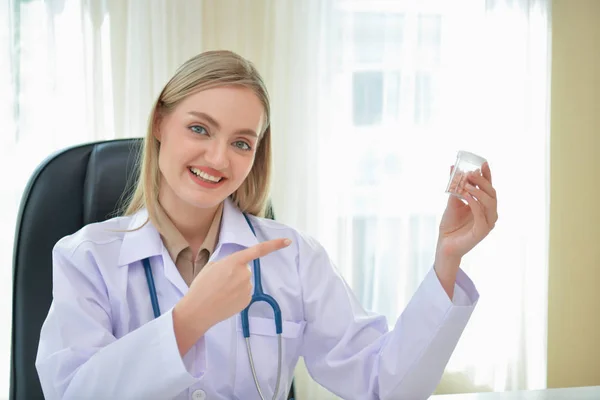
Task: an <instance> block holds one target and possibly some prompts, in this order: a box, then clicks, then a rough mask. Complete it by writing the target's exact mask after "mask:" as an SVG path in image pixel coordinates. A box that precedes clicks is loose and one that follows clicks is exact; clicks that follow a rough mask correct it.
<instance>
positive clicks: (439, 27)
mask: <svg viewBox="0 0 600 400" xmlns="http://www.w3.org/2000/svg"><path fill="white" fill-rule="evenodd" d="M326 4H328V5H329V6H330V7H328V8H327V10H326V15H323V10H321V16H318V15H315V16H313V17H312V18H314V19H315V20H318V19H319V17H320V18H321V20H322V21H323V18H325V23H324V24H323V26H322V30H321V33H320V38H319V39H320V43H317V46H318V47H319V48H320V51H319V52H315V53H314V56H315V57H313V60H312V62H315V63H319V65H320V67H319V69H318V70H319V73H320V74H321V75H324V76H325V79H321V80H318V81H317V86H318V87H317V88H316V90H315V86H314V84H315V82H306V84H307V87H308V88H310V90H311V96H312V98H311V102H312V101H315V102H317V103H318V104H319V106H318V113H315V114H314V115H312V116H311V117H310V118H308V119H307V120H306V121H305V123H304V124H302V126H301V127H295V126H294V127H291V126H289V125H286V126H285V129H286V131H285V132H284V134H285V136H284V139H282V140H285V142H286V146H285V147H284V148H285V149H287V152H284V154H285V156H286V157H287V156H288V155H292V157H293V158H292V160H297V161H299V162H298V163H297V164H296V165H294V166H292V165H289V166H288V167H287V168H288V169H290V170H302V171H303V172H301V173H300V174H301V175H300V176H306V178H305V179H304V180H302V181H297V180H295V179H293V177H294V176H295V175H289V177H288V179H285V178H283V177H281V179H279V180H278V181H277V185H276V186H275V189H274V190H275V193H274V199H275V209H276V211H277V212H278V213H279V218H280V219H283V220H285V221H286V222H289V223H291V224H293V225H295V226H298V227H300V228H302V229H305V230H307V231H308V232H309V233H311V234H313V235H315V236H316V237H317V238H319V239H320V240H321V241H322V242H323V243H324V245H325V247H326V248H327V249H328V250H329V251H330V253H331V254H332V258H333V259H334V260H336V261H337V264H338V267H339V268H340V270H341V271H342V273H343V275H344V276H345V277H346V279H348V281H349V282H350V283H351V286H352V288H353V289H354V290H355V291H356V293H357V294H358V296H359V298H360V299H361V301H362V303H363V305H364V306H365V307H367V308H369V309H372V310H375V311H378V312H380V313H383V314H384V315H386V316H387V317H388V319H389V323H390V325H392V324H393V323H394V321H395V320H396V318H397V317H398V315H399V313H400V312H401V311H402V309H403V308H404V307H405V306H406V304H407V302H408V301H409V299H410V297H411V295H412V294H413V293H414V291H415V290H416V288H417V286H418V284H419V283H420V281H421V279H422V278H423V277H424V275H425V274H426V271H427V270H428V269H429V268H431V266H432V262H433V258H434V249H435V241H436V238H437V226H438V224H439V218H440V217H441V214H442V211H443V208H444V207H445V202H446V195H445V194H444V193H443V191H444V188H445V184H446V180H447V177H448V171H449V166H450V165H451V164H452V163H453V162H454V157H455V154H456V152H457V151H458V150H460V149H464V150H470V151H473V152H476V153H478V154H481V155H482V156H484V157H486V158H488V160H489V161H490V164H491V167H492V172H493V175H494V183H495V186H496V188H497V190H498V193H499V202H500V203H499V214H500V221H499V223H498V226H497V228H496V229H495V230H494V231H493V233H492V234H491V235H490V236H489V237H488V238H487V239H486V240H485V242H484V243H482V244H481V245H480V246H478V247H477V248H476V249H475V250H474V251H473V252H471V253H470V254H469V255H468V256H467V257H465V259H464V261H463V268H464V269H465V270H466V271H467V272H468V273H469V275H470V276H471V277H472V278H473V279H474V281H475V282H476V284H477V286H478V288H479V290H480V292H481V294H482V297H481V300H480V303H479V305H478V307H477V311H476V312H475V313H474V315H473V318H472V321H471V323H470V324H469V326H468V328H467V329H466V331H465V333H464V336H463V338H462V340H461V342H460V343H459V345H458V347H457V349H456V351H455V353H454V355H453V357H452V359H451V360H450V363H449V365H448V368H447V372H446V374H445V375H444V378H443V380H442V382H441V384H440V386H439V388H438V392H444V393H449V392H466V391H486V390H490V391H491V390H494V391H502V390H511V389H520V388H522V389H533V388H542V387H545V385H546V304H547V300H546V298H547V286H546V282H547V255H546V254H547V244H546V243H547V236H548V221H547V215H548V192H549V188H548V179H547V176H548V171H549V170H548V159H547V157H548V151H547V150H548V144H549V143H548V141H549V139H548V135H549V129H548V120H549V118H548V104H549V91H548V78H549V62H548V60H549V40H550V35H549V22H548V21H549V12H550V9H549V2H547V1H533V0H520V1H509V0H495V1H491V0H487V1H486V0H460V1H453V2H448V1H443V0H428V1H418V2H417V1H401V0H398V1H361V0H337V1H334V2H326ZM323 46H325V48H324V49H323ZM296 76H297V77H298V79H303V77H302V76H301V75H296ZM301 101H302V100H301ZM284 104H285V106H287V107H292V108H294V106H293V105H292V104H289V103H284ZM294 104H298V105H297V107H296V108H302V105H300V103H294ZM289 129H294V131H292V132H290V131H289ZM296 143H299V144H298V145H296ZM307 143H308V145H307ZM299 152H305V155H302V154H298V153H299ZM282 157H283V156H282ZM306 160H310V163H307V162H306ZM291 162H293V161H291ZM291 162H290V163H291ZM277 167H278V168H280V166H279V165H278V166H277ZM297 375H298V380H299V381H300V382H301V383H302V384H301V385H300V390H301V393H302V394H304V397H303V398H311V399H324V398H330V397H333V396H332V395H330V394H327V392H326V391H324V390H323V389H322V388H319V387H318V386H317V385H314V384H312V383H310V379H308V378H307V376H306V374H305V373H304V371H303V369H302V368H301V367H300V368H299V371H298V374H297Z"/></svg>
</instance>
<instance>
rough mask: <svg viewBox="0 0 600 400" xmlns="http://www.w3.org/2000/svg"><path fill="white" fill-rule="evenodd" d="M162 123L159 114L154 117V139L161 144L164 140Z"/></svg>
mask: <svg viewBox="0 0 600 400" xmlns="http://www.w3.org/2000/svg"><path fill="white" fill-rule="evenodd" d="M162 121H163V118H162V116H161V115H160V114H159V113H158V112H157V113H156V114H155V115H154V122H153V123H152V134H153V135H154V138H155V139H156V140H157V141H158V143H160V142H161V140H162V129H161V127H162Z"/></svg>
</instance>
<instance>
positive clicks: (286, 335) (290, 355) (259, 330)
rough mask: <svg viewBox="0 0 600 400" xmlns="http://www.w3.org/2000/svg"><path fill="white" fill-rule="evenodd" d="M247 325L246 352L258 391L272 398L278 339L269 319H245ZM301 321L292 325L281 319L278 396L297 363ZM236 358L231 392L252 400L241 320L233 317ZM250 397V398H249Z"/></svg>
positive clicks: (275, 377) (285, 386)
mask: <svg viewBox="0 0 600 400" xmlns="http://www.w3.org/2000/svg"><path fill="white" fill-rule="evenodd" d="M248 321H249V324H250V339H249V340H250V349H251V351H252V359H253V361H254V368H255V370H256V375H257V379H258V382H259V383H260V387H261V390H262V392H263V394H264V395H265V396H266V397H267V398H272V396H273V392H274V390H275V385H276V384H277V361H278V339H277V334H276V333H275V320H274V319H273V318H261V317H249V318H248ZM305 326H306V322H305V321H300V322H293V321H286V320H284V321H283V323H282V333H281V356H282V357H281V381H280V384H279V395H280V396H279V397H281V398H286V397H285V396H282V394H283V393H284V391H287V390H289V386H290V385H291V377H292V375H293V372H294V367H295V366H296V362H297V361H298V354H299V351H300V345H301V342H302V336H303V333H304V328H305ZM236 344H237V356H236V377H235V393H236V396H241V398H244V399H253V398H255V397H254V395H252V394H256V398H258V393H257V391H256V385H255V383H254V378H253V376H252V369H251V368H250V359H249V357H248V350H247V348H246V340H245V338H244V336H243V333H242V324H241V319H240V318H239V317H238V318H237V340H236ZM249 396H250V397H249Z"/></svg>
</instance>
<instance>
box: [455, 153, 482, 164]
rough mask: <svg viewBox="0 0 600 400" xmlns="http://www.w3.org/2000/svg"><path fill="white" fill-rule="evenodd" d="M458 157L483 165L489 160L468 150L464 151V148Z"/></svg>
mask: <svg viewBox="0 0 600 400" xmlns="http://www.w3.org/2000/svg"><path fill="white" fill-rule="evenodd" d="M457 158H458V159H460V160H465V161H467V162H469V163H471V164H475V165H479V166H481V165H483V164H484V163H486V162H487V160H486V159H485V158H483V157H480V156H478V155H477V154H474V153H471V152H468V151H464V150H460V151H459V152H458V155H457Z"/></svg>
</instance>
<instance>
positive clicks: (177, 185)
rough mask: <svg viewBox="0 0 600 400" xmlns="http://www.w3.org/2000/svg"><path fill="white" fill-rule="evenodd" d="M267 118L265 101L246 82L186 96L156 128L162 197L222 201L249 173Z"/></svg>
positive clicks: (205, 204) (207, 203) (202, 204)
mask: <svg viewBox="0 0 600 400" xmlns="http://www.w3.org/2000/svg"><path fill="white" fill-rule="evenodd" d="M264 120H265V112H264V107H263V105H262V103H261V101H260V100H259V98H258V97H257V96H256V95H255V94H254V92H253V91H252V90H250V89H248V88H245V87H242V86H227V87H217V88H211V89H207V90H203V91H200V92H197V93H195V94H192V95H190V96H188V97H187V98H186V99H184V100H183V101H182V102H181V103H179V104H178V105H177V107H175V109H173V110H172V111H171V112H169V113H168V114H166V115H164V116H163V117H162V118H161V119H160V121H159V123H158V129H157V132H156V133H155V135H156V138H157V139H158V140H159V142H160V150H159V154H158V167H159V170H160V174H161V178H160V191H159V197H160V198H161V202H162V199H163V198H168V202H169V203H171V204H173V203H174V204H180V205H182V206H187V205H191V206H194V207H198V208H213V207H216V206H218V205H219V204H220V203H221V202H222V201H223V200H224V199H226V198H227V197H228V196H230V195H231V194H232V193H233V192H235V191H236V190H237V189H238V188H239V187H240V186H241V185H242V183H243V182H244V180H245V179H246V177H247V176H248V174H249V173H250V170H251V168H252V165H253V162H254V158H255V154H256V148H257V146H258V144H259V135H260V133H261V132H262V129H263V126H264Z"/></svg>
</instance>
